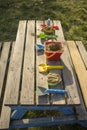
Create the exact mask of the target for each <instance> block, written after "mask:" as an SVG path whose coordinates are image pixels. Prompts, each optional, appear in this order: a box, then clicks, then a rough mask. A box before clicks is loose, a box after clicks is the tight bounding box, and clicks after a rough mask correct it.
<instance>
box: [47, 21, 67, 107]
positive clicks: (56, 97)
mask: <svg viewBox="0 0 87 130" xmlns="http://www.w3.org/2000/svg"><path fill="white" fill-rule="evenodd" d="M53 24H54V26H55V25H56V26H59V30H55V35H57V36H58V37H57V41H58V42H59V41H60V40H63V41H64V37H63V32H62V30H61V29H62V28H61V24H60V22H59V21H53ZM59 32H60V33H59ZM61 36H62V37H61ZM47 63H48V65H54V66H58V65H60V60H58V61H48V62H47ZM49 73H56V74H59V75H60V76H61V78H62V73H61V70H58V69H55V70H49ZM63 88H64V86H63V83H62V82H61V83H60V84H59V85H58V86H56V87H55V88H54V89H63ZM51 100H52V104H56V105H60V104H65V97H64V95H61V94H51Z"/></svg>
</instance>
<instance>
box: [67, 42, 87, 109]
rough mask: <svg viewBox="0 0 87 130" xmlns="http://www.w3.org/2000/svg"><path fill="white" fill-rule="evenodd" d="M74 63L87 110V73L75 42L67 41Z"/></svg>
mask: <svg viewBox="0 0 87 130" xmlns="http://www.w3.org/2000/svg"><path fill="white" fill-rule="evenodd" d="M67 44H68V48H69V51H70V54H71V58H72V62H73V65H74V68H75V71H76V74H77V76H78V80H79V83H80V87H81V91H82V95H83V99H84V102H85V105H86V108H87V71H86V68H85V66H84V63H83V61H82V58H81V56H80V54H79V51H78V49H77V47H76V44H75V42H74V41H67Z"/></svg>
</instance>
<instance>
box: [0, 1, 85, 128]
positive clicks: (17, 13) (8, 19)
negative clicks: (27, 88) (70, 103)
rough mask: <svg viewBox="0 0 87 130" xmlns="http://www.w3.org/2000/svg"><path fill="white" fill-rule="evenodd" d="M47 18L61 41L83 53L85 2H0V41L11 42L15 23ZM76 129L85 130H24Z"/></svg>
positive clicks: (14, 35) (14, 36)
mask: <svg viewBox="0 0 87 130" xmlns="http://www.w3.org/2000/svg"><path fill="white" fill-rule="evenodd" d="M47 1H48V2H47ZM48 18H50V19H55V20H58V19H59V20H60V21H61V23H62V27H63V31H64V36H65V39H66V40H81V41H82V42H83V43H84V45H85V47H86V49H87V0H0V41H15V39H16V33H17V28H18V22H19V20H26V19H31V20H34V19H38V20H45V19H48ZM45 114H46V113H45ZM47 114H48V113H47ZM30 115H32V116H36V115H38V113H32V112H31V113H30ZM30 115H29V116H30ZM77 129H78V130H86V128H83V127H80V126H79V125H67V126H62V125H61V126H55V127H39V128H29V129H28V130H77Z"/></svg>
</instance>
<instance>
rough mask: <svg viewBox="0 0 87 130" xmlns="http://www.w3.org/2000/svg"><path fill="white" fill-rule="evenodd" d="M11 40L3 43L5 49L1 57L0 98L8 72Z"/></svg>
mask: <svg viewBox="0 0 87 130" xmlns="http://www.w3.org/2000/svg"><path fill="white" fill-rule="evenodd" d="M10 44H11V43H10V42H5V43H4V45H3V50H2V53H1V57H0V98H1V93H2V88H3V83H4V78H5V73H6V67H7V62H8V56H9V51H10Z"/></svg>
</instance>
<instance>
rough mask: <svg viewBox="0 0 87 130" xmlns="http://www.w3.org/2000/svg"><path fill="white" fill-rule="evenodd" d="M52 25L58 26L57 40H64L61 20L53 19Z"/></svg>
mask: <svg viewBox="0 0 87 130" xmlns="http://www.w3.org/2000/svg"><path fill="white" fill-rule="evenodd" d="M53 24H54V26H58V27H59V30H57V36H58V37H57V40H58V41H60V42H65V38H64V34H63V29H62V26H61V22H60V21H59V20H53Z"/></svg>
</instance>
